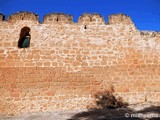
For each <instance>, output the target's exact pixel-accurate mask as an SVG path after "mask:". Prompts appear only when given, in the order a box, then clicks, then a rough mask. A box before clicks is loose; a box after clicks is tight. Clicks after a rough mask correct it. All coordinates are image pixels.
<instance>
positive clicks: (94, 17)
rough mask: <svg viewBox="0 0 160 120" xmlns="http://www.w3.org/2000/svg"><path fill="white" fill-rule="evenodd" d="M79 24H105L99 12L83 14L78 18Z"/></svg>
mask: <svg viewBox="0 0 160 120" xmlns="http://www.w3.org/2000/svg"><path fill="white" fill-rule="evenodd" d="M78 23H79V24H89V23H94V24H105V20H104V18H103V17H102V16H101V15H100V14H83V15H81V16H80V17H79V19H78Z"/></svg>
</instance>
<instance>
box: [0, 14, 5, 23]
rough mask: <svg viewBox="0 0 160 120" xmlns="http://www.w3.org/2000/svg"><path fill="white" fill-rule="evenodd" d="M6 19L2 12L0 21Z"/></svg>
mask: <svg viewBox="0 0 160 120" xmlns="http://www.w3.org/2000/svg"><path fill="white" fill-rule="evenodd" d="M4 20H5V16H4V15H3V14H1V13H0V21H4Z"/></svg>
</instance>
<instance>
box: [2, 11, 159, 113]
mask: <svg viewBox="0 0 160 120" xmlns="http://www.w3.org/2000/svg"><path fill="white" fill-rule="evenodd" d="M0 16H1V15H0ZM0 18H1V17H0ZM72 19H73V18H72V16H70V15H64V14H48V15H46V16H45V17H44V21H43V23H39V22H38V16H37V15H36V14H33V13H27V12H24V13H16V14H14V15H12V16H10V17H9V18H8V21H3V20H0V114H19V113H26V112H39V111H54V110H76V109H85V108H86V107H87V105H89V104H90V103H92V101H93V97H92V96H93V95H94V94H95V93H96V92H99V91H105V90H107V89H108V88H109V87H110V86H111V85H113V87H114V89H115V96H117V97H118V96H121V97H123V99H124V100H125V101H127V102H129V103H137V102H144V101H152V102H155V101H157V102H160V72H159V71H160V60H159V57H160V52H159V51H160V33H159V32H151V31H139V30H138V29H137V28H136V27H135V25H134V24H133V22H132V20H131V18H130V17H128V16H126V15H123V14H116V15H111V16H109V21H108V24H107V23H105V20H104V18H103V17H102V16H100V15H98V14H84V15H82V16H80V17H79V20H78V22H77V23H74V22H73V21H72ZM25 26H27V27H30V29H31V45H30V47H29V48H26V49H20V48H18V47H17V44H18V39H19V34H20V31H21V29H22V28H23V27H25Z"/></svg>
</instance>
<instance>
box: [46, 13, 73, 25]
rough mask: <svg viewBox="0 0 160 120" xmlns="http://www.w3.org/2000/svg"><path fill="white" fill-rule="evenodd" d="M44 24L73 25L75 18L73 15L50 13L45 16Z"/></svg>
mask: <svg viewBox="0 0 160 120" xmlns="http://www.w3.org/2000/svg"><path fill="white" fill-rule="evenodd" d="M44 23H48V24H50V23H66V24H67V23H68V24H71V23H73V17H72V16H71V15H67V14H63V13H50V14H47V15H45V16H44Z"/></svg>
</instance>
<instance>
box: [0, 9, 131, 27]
mask: <svg viewBox="0 0 160 120" xmlns="http://www.w3.org/2000/svg"><path fill="white" fill-rule="evenodd" d="M4 17H5V16H4V15H3V14H0V21H2V20H4ZM7 21H8V22H13V23H14V22H17V21H33V22H38V21H39V16H38V15H37V14H35V13H32V12H17V13H15V14H12V15H10V16H9V17H8V19H7ZM43 23H45V24H62V23H63V24H73V23H74V22H73V16H71V15H68V14H64V13H50V14H47V15H45V16H44V18H43ZM77 23H78V24H83V25H88V24H96V25H103V24H106V23H109V24H126V25H131V24H133V25H134V23H133V22H132V20H131V18H130V17H129V16H127V15H125V14H112V15H110V16H109V20H108V22H107V21H105V19H104V17H103V16H101V15H100V14H87V13H85V14H83V15H81V16H80V17H79V19H78V22H77Z"/></svg>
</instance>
